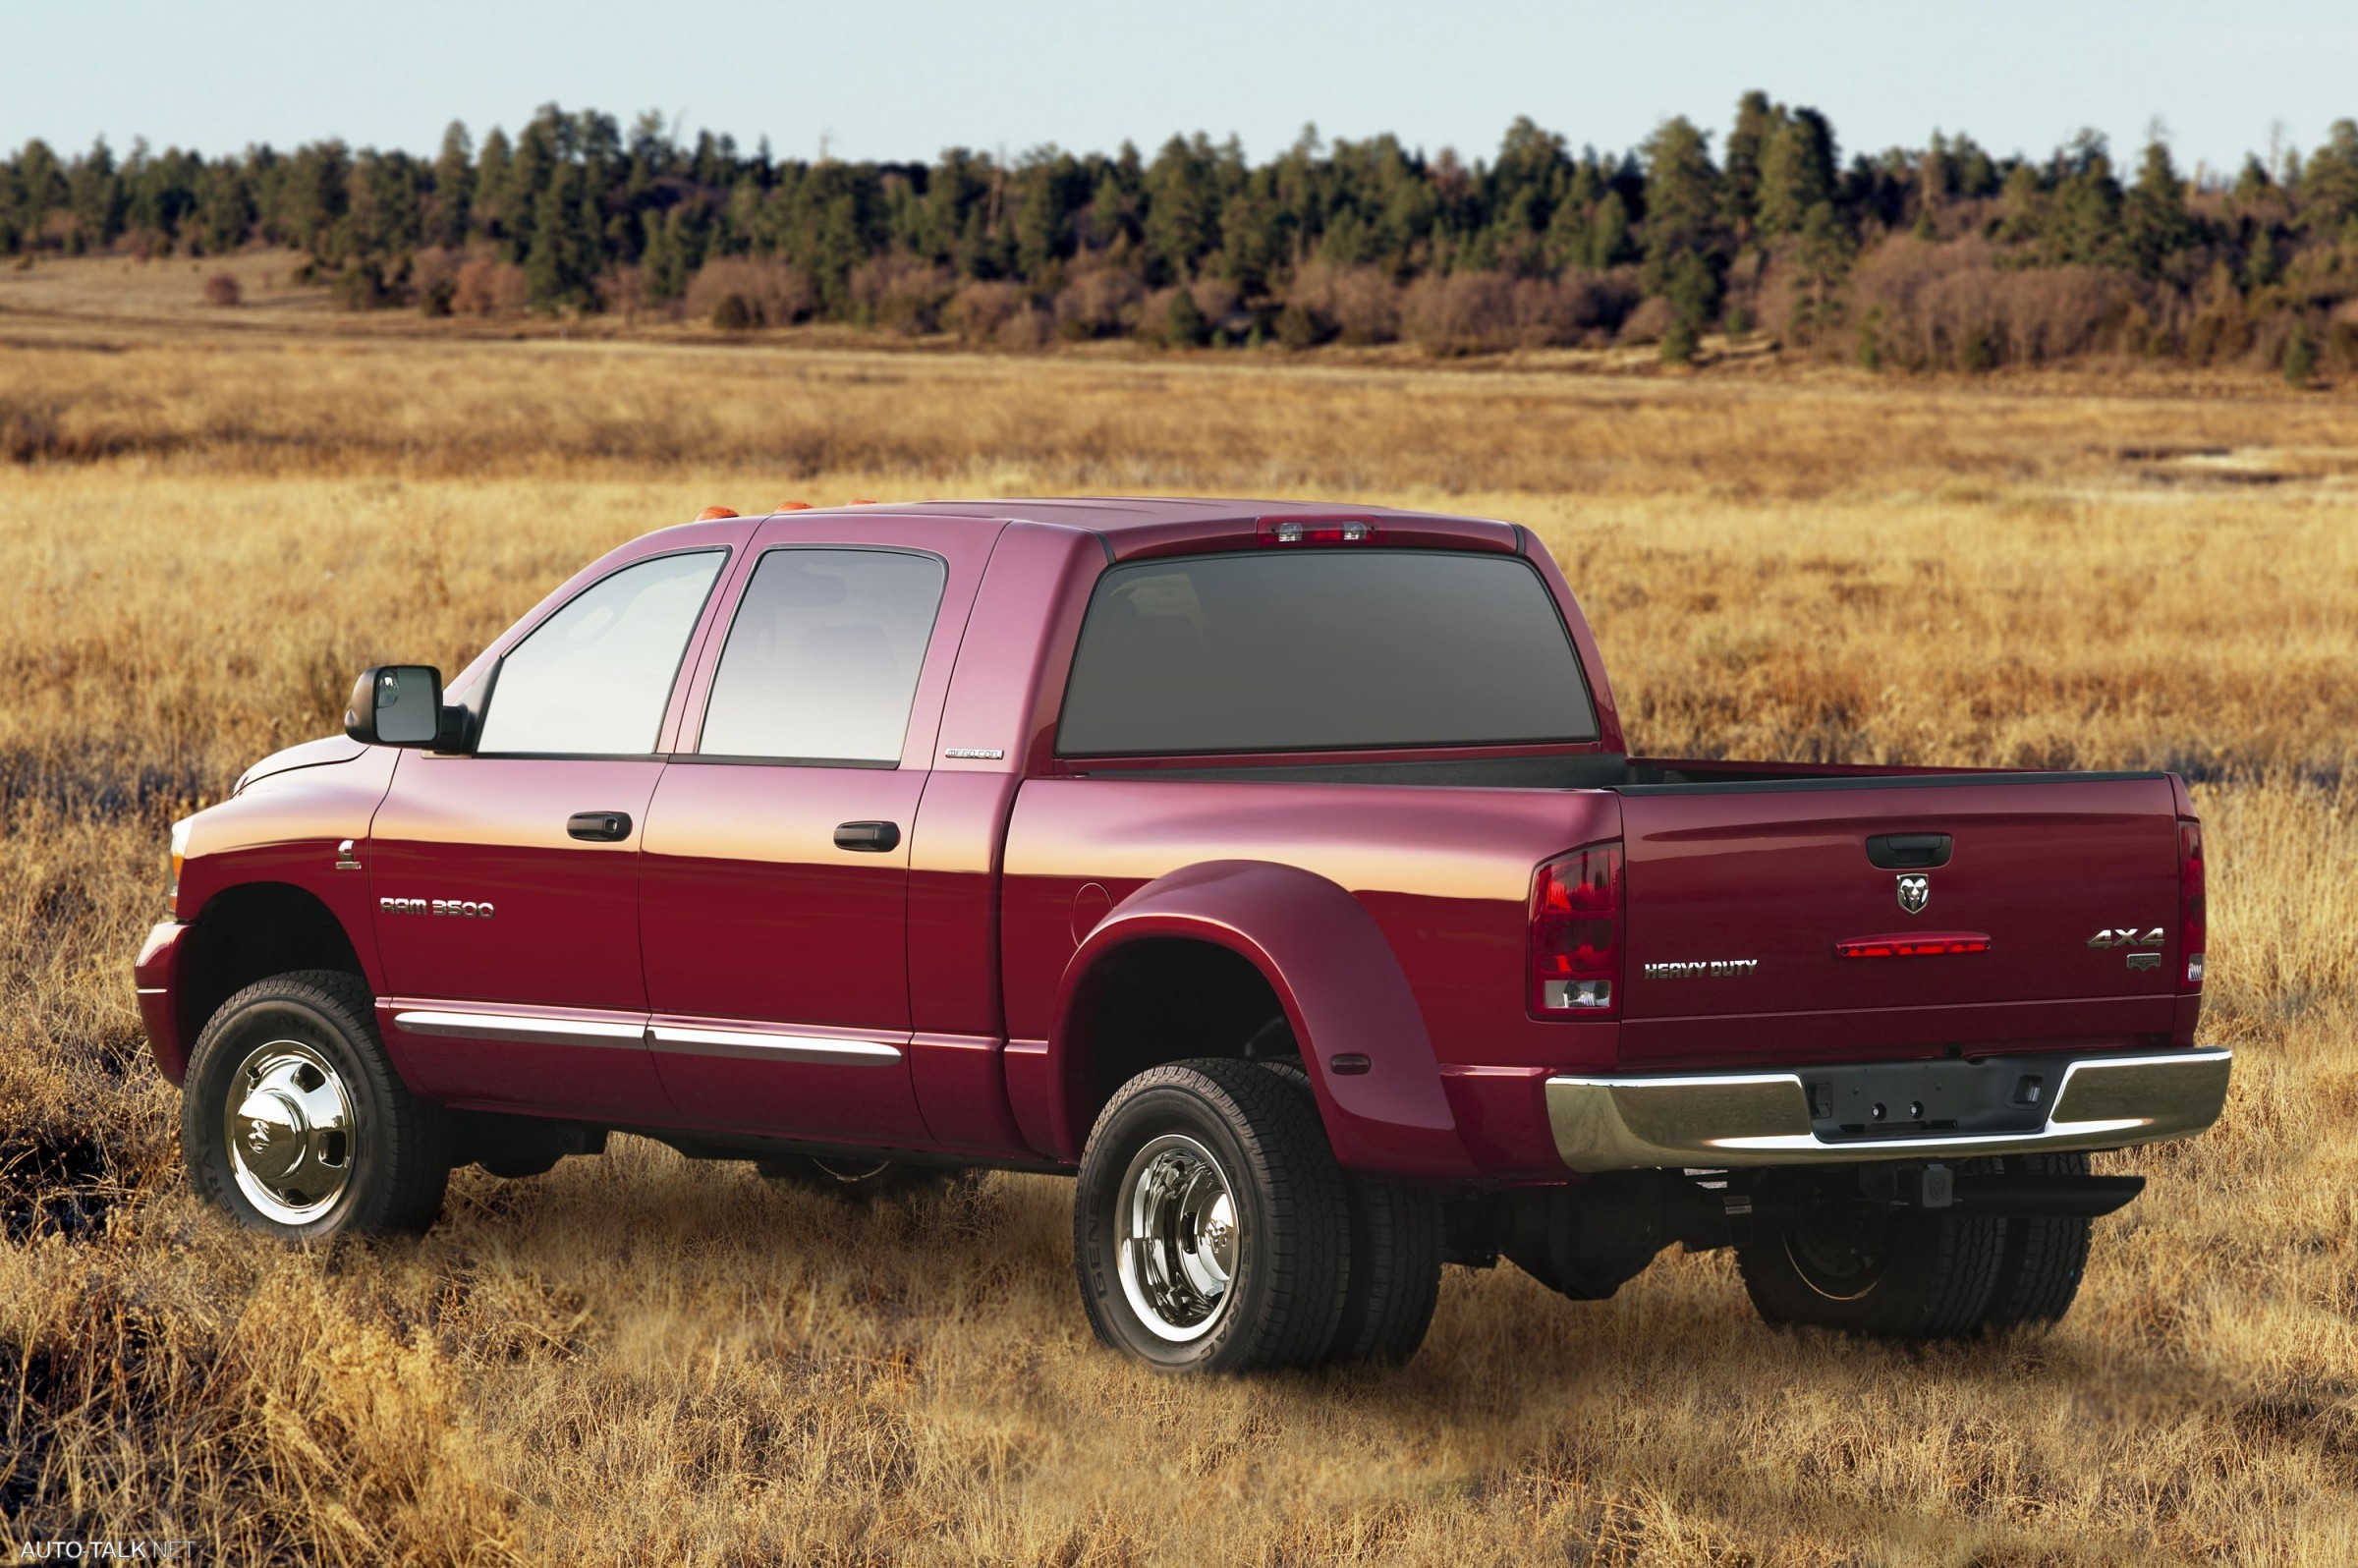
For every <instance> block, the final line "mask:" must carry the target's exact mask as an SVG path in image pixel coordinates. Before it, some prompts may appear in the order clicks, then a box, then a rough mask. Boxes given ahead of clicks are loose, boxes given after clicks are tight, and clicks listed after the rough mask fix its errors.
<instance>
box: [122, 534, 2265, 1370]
mask: <svg viewBox="0 0 2358 1568" xmlns="http://www.w3.org/2000/svg"><path fill="white" fill-rule="evenodd" d="M346 731H347V734H346V735H345V736H342V737H337V738H334V739H328V740H321V741H314V742H311V743H309V744H308V745H304V746H298V747H295V748H294V749H292V750H290V751H286V752H282V753H280V754H279V755H277V756H273V757H271V758H269V759H267V760H266V761H263V762H261V763H259V764H257V765H256V766H255V767H254V768H253V770H252V771H250V772H249V773H247V775H246V776H245V777H244V778H243V779H241V780H240V781H239V784H238V788H237V790H236V792H235V794H234V795H233V796H232V797H231V798H230V799H228V800H226V801H224V802H222V803H221V804H219V805H217V806H213V807H211V808H209V809H207V810H205V811H202V812H198V813H197V814H196V815H195V816H193V817H191V818H189V819H188V820H186V821H184V822H182V823H180V824H178V826H177V827H176V828H175V830H174V833H173V844H172V866H173V890H172V895H171V905H170V913H171V917H172V918H171V919H170V920H169V921H168V922H166V923H165V924H160V925H158V926H157V927H156V928H155V930H154V931H153V933H152V934H151V935H150V936H149V938H148V940H147V943H146V946H145V949H144V950H143V951H142V952H141V953H140V958H139V962H138V982H139V991H140V1009H141V1013H142V1015H143V1018H144V1020H145V1024H146V1028H147V1032H148V1036H149V1038H150V1039H151V1040H152V1042H153V1045H154V1051H155V1058H156V1062H157V1065H158V1066H159V1067H160V1068H161V1069H162V1071H163V1072H164V1074H165V1076H166V1077H168V1078H169V1079H171V1080H173V1081H174V1082H175V1083H178V1084H180V1085H181V1086H182V1088H183V1091H184V1094H183V1107H184V1108H183V1115H182V1139H183V1144H184V1147H185V1149H186V1154H187V1159H188V1165H189V1170H190V1173H191V1176H192V1178H193V1180H194V1181H195V1183H196V1185H197V1189H198V1191H200V1192H201V1193H203V1194H204V1195H205V1196H206V1197H208V1198H209V1199H211V1200H212V1201H214V1202H216V1203H218V1204H220V1205H221V1206H223V1207H224V1208H226V1209H228V1210H229V1211H230V1212H231V1213H232V1214H234V1215H235V1216H237V1217H238V1218H239V1219H241V1220H243V1221H245V1222H246V1223H248V1224H251V1225H255V1226H259V1227H262V1228H264V1229H267V1230H271V1231H275V1232H277V1233H279V1234H282V1235H285V1236H288V1237H296V1238H309V1237H317V1236H322V1235H325V1234H328V1233H330V1232H333V1231H336V1230H339V1229H341V1228H344V1227H360V1228H367V1229H401V1228H412V1229H414V1228H418V1227H421V1226H423V1225H425V1224H427V1223H428V1222H430V1221H431V1219H432V1218H433V1216H434V1215H435V1214H436V1212H437V1211H438V1209H439V1207H440V1204H441V1201H442V1195H443V1188H444V1183H445V1180H446V1178H447V1176H448V1173H449V1171H450V1169H451V1167H452V1166H453V1165H454V1164H458V1163H468V1162H473V1163H477V1164H480V1165H482V1166H483V1167H485V1168H486V1169H488V1170H490V1171H492V1172H494V1173H496V1174H499V1175H503V1176H523V1175H530V1174H533V1173H535V1172H538V1171H543V1170H546V1169H547V1168H548V1167H549V1166H551V1165H552V1164H553V1163H555V1161H556V1160H557V1159H558V1158H560V1157H561V1156H563V1155H566V1154H572V1153H593V1152H597V1151H599V1150H601V1149H602V1148H603V1147H604V1144H605V1140H606V1136H607V1134H608V1133H609V1132H611V1131H616V1130H621V1131H627V1132H631V1133H634V1134H638V1135H641V1136H645V1137H649V1138H655V1139H660V1140H662V1141H663V1142H665V1143H667V1144H670V1145H672V1146H673V1147H675V1148H679V1149H680V1150H682V1151H683V1152H685V1153H688V1154H690V1155H693V1156H699V1157H711V1158H724V1159H750V1160H755V1161H758V1163H759V1165H760V1168H761V1169H762V1170H763V1172H764V1173H766V1174H769V1175H772V1176H776V1177H779V1178H781V1179H790V1180H797V1181H807V1182H814V1183H818V1184H822V1185H827V1186H830V1187H832V1188H835V1189H838V1190H841V1191H844V1192H847V1193H855V1194H857V1193H871V1192H876V1191H882V1190H896V1189H900V1188H905V1187H907V1186H909V1185H911V1184H913V1183H917V1182H922V1181H926V1180H932V1179H942V1178H943V1177H944V1176H945V1175H946V1174H948V1173H955V1172H957V1171H960V1170H969V1169H976V1168H984V1167H997V1168H1008V1169H1020V1170H1038V1171H1055V1172H1063V1173H1066V1174H1072V1175H1077V1176H1078V1178H1079V1187H1078V1194H1077V1199H1076V1203H1075V1205H1074V1259H1075V1264H1076V1270H1077V1273H1078V1276H1079V1283H1080V1290H1081V1297H1082V1301H1083V1303H1084V1305H1085V1306H1086V1308H1087V1310H1088V1313H1089V1316H1090V1319H1091V1321H1092V1323H1093V1325H1094V1326H1095V1330H1096V1332H1097V1333H1098V1335H1099V1336H1100V1337H1101V1338H1102V1339H1103V1340H1104V1341H1105V1342H1106V1343H1107V1344H1109V1345H1112V1346H1114V1347H1117V1348H1119V1349H1121V1350H1123V1351H1125V1352H1127V1353H1129V1354H1131V1355H1133V1356H1136V1357H1138V1358H1141V1359H1143V1360H1145V1361H1147V1362H1149V1363H1151V1364H1153V1365H1155V1366H1158V1367H1163V1368H1168V1369H1174V1370H1227V1369H1240V1368H1247V1367H1255V1366H1268V1365H1295V1366H1300V1365H1309V1364H1314V1363H1319V1362H1323V1361H1334V1360H1370V1359H1397V1358H1400V1357H1404V1356H1406V1355H1408V1354H1410V1353H1411V1352H1413V1351H1414V1350H1415V1348H1416V1347H1417V1345H1418V1344H1419V1342H1420V1341H1421V1340H1422V1338H1423V1337H1424V1334H1425V1330H1426V1326H1427V1324H1428V1322H1429V1321H1430V1319H1431V1317H1432V1310H1433V1302H1434V1296H1435V1292H1436V1290H1437V1288H1438V1277H1439V1272H1440V1269H1441V1267H1442V1265H1443V1264H1444V1263H1446V1262H1457V1263H1463V1264H1471V1265H1475V1266H1484V1265H1488V1264H1490V1263H1494V1262H1495V1261H1496V1260H1498V1259H1499V1258H1500V1257H1501V1256H1503V1257H1505V1258H1507V1259H1510V1260H1513V1261H1514V1262H1516V1263H1518V1264H1519V1265H1521V1266H1522V1267H1524V1268H1526V1269H1528V1270H1529V1271H1530V1272H1532V1273H1533V1274H1535V1275H1537V1276H1538V1277H1539V1278H1540V1279H1542V1280H1544V1282H1546V1283H1547V1284H1548V1285H1550V1286H1552V1287H1553V1288H1555V1289H1557V1290H1559V1291H1561V1292H1563V1293H1564V1294H1565V1295H1567V1296H1571V1297H1574V1298H1601V1297H1604V1296H1607V1295H1609V1294H1611V1293H1612V1292H1613V1291H1614V1290H1615V1289H1617V1288H1618V1287H1619V1286H1620V1285H1621V1284H1622V1283H1623V1282H1624V1281H1625V1280H1627V1279H1629V1278H1631V1277H1632V1276H1634V1275H1635V1274H1636V1273H1637V1272H1638V1271H1639V1270H1640V1269H1642V1268H1644V1267H1645V1266H1646V1264H1647V1262H1648V1261H1649V1260H1651V1259H1652V1258H1654V1257H1655V1256H1656V1254H1657V1253H1658V1252H1660V1251H1661V1250H1662V1249H1664V1248H1665V1247H1668V1246H1670V1245H1673V1244H1680V1245H1684V1246H1686V1247H1688V1248H1690V1249H1700V1248H1711V1247H1733V1248H1734V1249H1735V1251H1736V1256H1737V1260H1738V1262H1739V1264H1740V1265H1741V1272H1742V1274H1743V1278H1744V1281H1745V1284H1746V1286H1747V1289H1748V1290H1749V1292H1750V1294H1751V1296H1752V1298H1753V1300H1754V1302H1755V1303H1756V1304H1757V1305H1758V1307H1759V1309H1760V1311H1761V1312H1762V1313H1763V1315H1764V1316H1766V1317H1768V1319H1770V1320H1771V1321H1781V1322H1807V1323H1820V1324H1826V1325H1832V1326H1836V1327H1840V1328H1845V1329H1849V1330H1852V1331H1856V1332H1862V1333H1870V1334H1879V1335H1887V1336H1897V1337H1920V1338H1921V1337H1943V1336H1955V1335H1961V1334H1968V1333H1973V1332H1977V1331H1980V1330H1982V1329H1985V1328H1988V1327H1992V1326H2003V1325H2008V1324H2014V1323H2022V1322H2034V1321H2045V1320H2052V1319H2053V1318H2055V1317H2057V1316H2060V1315H2061V1314H2062V1312H2063V1311H2064V1309H2065V1308H2066V1307H2067V1306H2068V1305H2069V1303H2070V1301H2071V1299H2072V1296H2073V1293H2074V1292H2075V1291H2076V1289H2077V1288H2078V1284H2079V1280H2080V1274H2081V1270H2082V1268H2083V1266H2084V1264H2085V1260H2086V1257H2087V1249H2088V1242H2089V1233H2090V1224H2089V1222H2090V1220H2091V1218H2092V1217H2093V1216H2096V1215H2099V1214H2103V1213H2105V1212H2108V1211H2110V1210H2112V1209H2114V1208H2117V1207H2118V1206H2120V1205H2121V1204H2124V1203H2126V1202H2128V1201H2129V1200H2130V1198H2132V1197H2133V1196H2134V1195H2135V1194H2136V1192H2137V1191H2138V1189H2139V1187H2140V1186H2141V1179H2140V1178H2137V1177H2134V1176H2123V1175H2105V1176H2100V1175H2094V1174H2091V1173H2090V1169H2089V1165H2088V1160H2087V1152H2088V1151H2090V1150H2095V1149H2111V1148H2123V1147H2126V1146H2130V1145H2138V1144H2148V1143H2154V1142H2159V1141H2161V1140H2165V1139H2172V1138H2182V1137H2185V1136H2188V1135H2190V1134H2193V1133H2196V1132H2199V1131H2200V1130H2201V1129H2203V1128H2204V1127H2207V1126H2208V1125H2210V1123H2211V1122H2212V1121H2213V1120H2215V1119H2216V1118H2217V1116H2218V1112H2219V1108H2220V1105H2221V1102H2222V1100H2223V1098H2224V1096H2225V1092H2226V1086H2227V1074H2228V1065H2229V1057H2228V1053H2227V1052H2225V1051H2223V1050H2215V1049H2205V1048H2202V1047H2199V1046H2197V1045H2196V1044H2195V1043H2194V1033H2195V1022H2196V1017H2197V1014H2198V1012H2199V1010H2200V1006H2201V1000H2202V980H2203V947H2204V904H2203V849H2202V831H2201V827H2200V825H2199V824H2198V822H2197V821H2196V819H2195V815H2194V812H2193V810H2192V806H2191V803H2190V800H2189V798H2188V795H2187V791H2186V788H2185V786H2184V785H2183V784H2182V783H2181V782H2180V781H2179V780H2178V779H2177V778H2175V777H2174V776H2172V775H2169V774H2166V773H2038V772H2001V771H1967V772H1960V771H1956V770H1944V771H1937V770H1932V769H1920V768H1902V767H1837V766H1820V765H1808V764H1799V763H1786V762H1728V761H1705V760H1665V759H1660V758H1648V757H1639V756H1630V755H1628V751H1627V748H1626V747H1625V746H1624V744H1623V740H1622V732H1621V725H1620V721H1619V718H1618V716H1617V715H1616V713H1615V710H1614V706H1613V698H1612V690H1611V688H1610V686H1609V685H1608V684H1607V683H1606V680H1605V674H1604V668H1603V665H1602V663H1601V662H1600V659H1599V657H1598V652H1597V647H1596V644H1595V642H1594V641H1593V640H1592V638H1591V636H1590V633H1589V629H1588V626H1587V624H1586V622H1585V621H1584V620H1583V618H1582V616H1581V613H1580V609H1579V606H1578V605H1577V604H1576V603H1575V602H1574V600H1573V597H1572V593H1571V591H1570V589H1569V588H1567V587H1566V585H1565V582H1564V579H1563V577H1562V575H1561V574H1560V573H1559V572H1558V571H1557V569H1556V566H1555V563H1554V562H1553V561H1551V560H1550V559H1549V558H1548V556H1547V553H1546V552H1545V551H1544V549H1543V548H1541V546H1540V545H1539V543H1538V541H1537V540H1535V539H1534V538H1533V537H1532V535H1531V534H1530V533H1529V532H1527V531H1526V530H1524V529H1522V528H1519V527H1517V526H1515V525H1513V524H1511V523H1501V522H1491V521H1485V520H1482V519H1475V518H1459V517H1442V516H1431V515H1425V514H1419V513H1411V512H1401V511H1389V510H1382V509H1375V508H1340V507H1321V506H1310V505H1302V504H1296V503H1257V502H1227V501H1178V500H1143V499H1105V500H1048V501H985V502H955V503H951V502H926V503H924V504H921V505H862V506H855V507H847V508H842V509H838V510H821V511H814V510H782V511H780V512H778V513H776V514H773V515H771V516H767V517H738V516H735V515H723V516H719V517H716V518H708V519H703V520H699V521H698V522H696V523H694V524H691V525H688V526H685V527H681V528H673V529H666V530H663V531H662V532H656V533H652V534H649V535H647V536H646V537H645V538H642V539H640V540H637V541H636V542H634V543H631V544H628V545H625V546H623V547H622V548H621V549H618V550H616V551H614V552H613V553H611V554H609V555H607V556H605V557H604V558H603V559H601V560H599V561H597V562H596V563H594V564H593V565H591V566H589V568H588V569H586V570H585V571H583V572H582V573H581V574H580V575H579V576H577V577H575V578H574V579H573V580H572V581H570V582H568V583H566V584H564V585H563V586H562V587H560V588H558V589H557V590H556V591H555V592H553V593H551V594H549V595H548V597H547V598H546V599H544V600H542V601H541V602H540V604H539V605H538V606H536V607H535V608H534V609H533V611H532V612H531V613H530V614H528V615H526V616H525V617H524V618H523V619H522V620H520V621H518V622H517V623H516V625H515V626H514V628H512V629H511V630H510V631H509V632H508V633H507V634H506V635H505V636H503V637H501V638H500V639H499V640H498V641H497V642H495V643H494V644H492V645H491V646H490V647H489V648H488V649H486V650H485V651H484V652H483V653H482V655H481V656H480V657H479V658H477V660H476V661H475V662H474V663H473V664H472V665H470V666H469V667H468V668H467V669H466V670H465V671H464V672H462V673H461V674H460V675H459V676H458V678H457V679H456V680H454V681H452V682H451V683H450V685H449V688H448V693H447V695H446V693H445V691H444V689H443V685H442V682H441V679H440V677H439V675H438V674H437V672H435V671H434V670H432V669H430V668H427V667H424V666H415V665H411V666H386V667H381V668H377V669H372V670H369V671H366V672H365V673H364V674H363V675H362V677H361V679H360V681H359V683H358V684H357V685H356V687H355V688H354V692H353V699H352V706H351V711H350V712H349V713H348V714H347V716H346Z"/></svg>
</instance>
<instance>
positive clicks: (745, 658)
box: [697, 547, 949, 767]
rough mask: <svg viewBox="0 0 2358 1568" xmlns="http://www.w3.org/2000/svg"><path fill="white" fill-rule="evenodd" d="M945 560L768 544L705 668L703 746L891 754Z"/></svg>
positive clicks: (727, 751)
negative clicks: (714, 665)
mask: <svg viewBox="0 0 2358 1568" xmlns="http://www.w3.org/2000/svg"><path fill="white" fill-rule="evenodd" d="M948 577H949V572H948V568H947V567H945V566H944V565H943V563H942V561H941V559H940V558H939V557H938V556H933V555H924V554H918V553H915V552H911V551H899V550H862V549H840V550H831V549H812V548H800V547H789V548H783V549H773V550H771V551H769V552H768V553H766V554H765V555H763V556H762V557H761V560H760V563H759V565H758V566H757V567H756V568H755V571H754V578H753V581H752V582H751V583H749V584H747V585H746V588H745V594H744V596H743V597H742V598H741V599H740V600H739V601H738V605H737V614H736V617H735V619H734V620H733V621H732V622H731V624H730V627H729V641H728V644H727V645H726V646H725V647H724V648H723V649H722V651H721V655H720V667H719V669H718V670H716V671H715V672H714V674H713V677H712V696H711V698H710V700H708V701H707V702H706V704H705V707H704V728H703V733H702V736H701V737H700V738H699V740H698V742H697V751H698V753H699V754H701V755H702V756H742V757H752V758H762V759H774V760H783V761H799V762H836V763H853V764H859V765H865V766H870V767H875V766H891V765H893V764H895V763H897V762H899V761H900V759H901V744H902V741H903V740H904V738H905V737H906V736H907V734H908V731H909V709H910V705H911V703H912V702H913V701H914V700H916V697H917V679H918V675H919V673H920V672H921V671H922V670H923V669H924V668H925V663H926V644H927V643H929V642H930V641H931V640H932V636H933V621H934V618H935V615H936V614H937V612H938V611H939V610H940V608H941V592H942V588H943V585H944V584H945V583H946V582H947V581H948Z"/></svg>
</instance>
